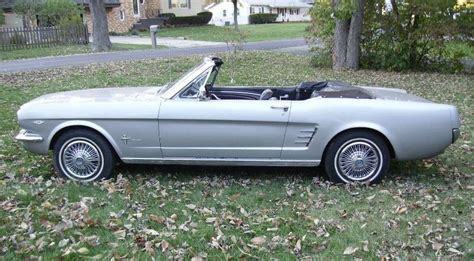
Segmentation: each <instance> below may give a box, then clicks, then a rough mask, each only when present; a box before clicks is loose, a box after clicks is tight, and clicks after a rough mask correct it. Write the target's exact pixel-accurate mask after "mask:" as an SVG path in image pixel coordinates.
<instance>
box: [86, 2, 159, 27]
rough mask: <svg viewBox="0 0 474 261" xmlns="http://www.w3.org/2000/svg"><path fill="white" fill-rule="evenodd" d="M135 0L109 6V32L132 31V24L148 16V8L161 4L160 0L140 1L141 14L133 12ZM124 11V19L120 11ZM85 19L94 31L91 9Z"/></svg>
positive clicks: (87, 11)
mask: <svg viewBox="0 0 474 261" xmlns="http://www.w3.org/2000/svg"><path fill="white" fill-rule="evenodd" d="M133 1H134V0H121V1H120V2H121V5H120V6H118V7H113V8H107V22H108V23H109V32H115V33H125V32H128V31H130V29H131V28H132V26H133V25H134V24H135V23H136V22H138V20H139V19H140V18H142V19H143V18H146V14H147V10H158V9H159V6H160V1H159V0H143V4H140V3H139V11H140V14H139V15H135V14H134V13H133ZM121 11H122V12H123V14H124V19H123V20H121V19H120V18H121V17H120V12H121ZM148 13H149V12H148ZM85 20H86V22H87V26H88V28H89V32H92V19H91V15H90V12H89V10H86V15H85Z"/></svg>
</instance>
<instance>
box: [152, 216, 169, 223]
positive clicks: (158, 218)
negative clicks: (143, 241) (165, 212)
mask: <svg viewBox="0 0 474 261" xmlns="http://www.w3.org/2000/svg"><path fill="white" fill-rule="evenodd" d="M149 218H150V220H151V221H153V222H155V223H158V224H164V223H165V220H166V218H165V217H162V216H157V215H153V214H150V216H149Z"/></svg>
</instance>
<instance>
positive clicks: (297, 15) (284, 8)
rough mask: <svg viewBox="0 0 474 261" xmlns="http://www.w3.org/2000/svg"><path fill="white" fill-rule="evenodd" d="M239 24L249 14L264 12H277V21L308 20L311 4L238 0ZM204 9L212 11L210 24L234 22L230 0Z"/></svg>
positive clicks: (246, 22) (279, 0)
mask: <svg viewBox="0 0 474 261" xmlns="http://www.w3.org/2000/svg"><path fill="white" fill-rule="evenodd" d="M237 7H238V12H237V19H238V23H239V24H248V23H249V15H251V14H258V13H266V14H269V13H271V14H278V17H277V20H276V21H277V22H298V21H309V20H310V19H311V16H310V14H309V9H310V8H311V5H309V4H307V3H303V2H302V1H300V0H239V1H238V2H237ZM204 9H205V10H207V11H209V12H212V19H211V21H210V22H209V23H210V24H214V25H218V26H223V25H232V24H234V16H233V14H234V5H233V4H232V2H231V1H230V0H223V1H222V2H220V3H212V4H210V5H208V6H206V7H204Z"/></svg>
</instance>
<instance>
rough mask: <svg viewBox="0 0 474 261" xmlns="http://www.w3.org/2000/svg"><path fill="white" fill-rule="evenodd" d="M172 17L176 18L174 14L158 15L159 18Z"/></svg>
mask: <svg viewBox="0 0 474 261" xmlns="http://www.w3.org/2000/svg"><path fill="white" fill-rule="evenodd" d="M171 17H176V15H175V14H174V13H162V14H159V15H158V18H168V19H169V18H171Z"/></svg>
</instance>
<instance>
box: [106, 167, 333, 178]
mask: <svg viewBox="0 0 474 261" xmlns="http://www.w3.org/2000/svg"><path fill="white" fill-rule="evenodd" d="M115 173H117V174H123V175H126V176H128V177H130V178H132V177H133V176H134V175H141V176H144V177H157V176H159V175H161V176H163V175H166V176H170V177H175V178H182V179H192V178H195V177H197V176H200V177H219V176H226V177H232V178H242V179H275V178H278V179H280V178H301V179H312V178H313V177H318V178H320V179H325V174H324V171H323V170H322V168H321V167H248V166H232V167H230V166H183V165H143V164H141V165H138V164H119V165H118V166H117V168H116V171H115Z"/></svg>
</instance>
